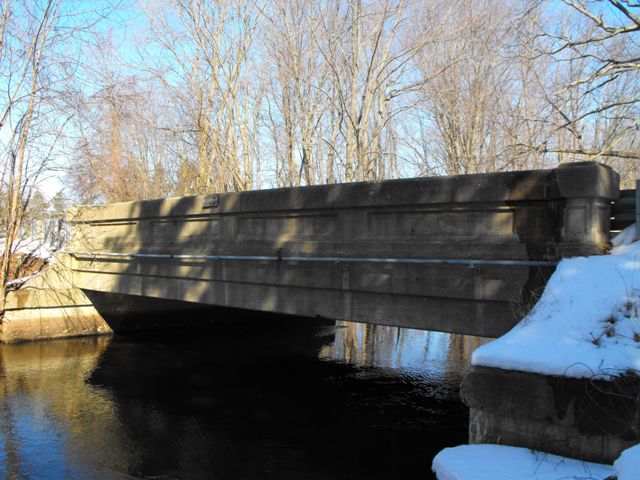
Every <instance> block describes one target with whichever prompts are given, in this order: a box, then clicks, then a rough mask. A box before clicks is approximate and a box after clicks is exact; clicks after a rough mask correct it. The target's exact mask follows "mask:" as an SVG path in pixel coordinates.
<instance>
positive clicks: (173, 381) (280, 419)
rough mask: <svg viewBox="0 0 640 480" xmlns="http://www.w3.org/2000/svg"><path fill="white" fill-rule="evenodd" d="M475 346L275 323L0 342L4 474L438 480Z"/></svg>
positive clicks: (434, 336) (359, 328) (457, 432)
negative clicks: (433, 469)
mask: <svg viewBox="0 0 640 480" xmlns="http://www.w3.org/2000/svg"><path fill="white" fill-rule="evenodd" d="M480 343H482V340H481V339H478V338H473V337H462V336H458V335H446V334H442V333H434V332H425V331H417V330H407V329H398V328H391V327H381V326H370V325H369V326H368V325H363V324H350V323H339V324H336V325H334V324H332V323H331V324H330V323H327V322H319V321H313V320H306V319H293V320H291V319H289V320H283V319H278V318H272V317H268V318H266V319H265V318H260V319H253V320H247V319H242V321H238V322H234V323H233V324H224V325H221V324H218V323H214V324H212V325H209V326H208V327H206V328H204V329H199V330H198V331H196V332H191V333H190V334H187V333H186V332H178V331H165V332H163V333H151V334H150V333H139V334H136V335H129V336H115V337H112V338H111V337H101V338H85V339H71V340H59V341H53V342H41V343H31V344H23V345H0V478H10V479H13V478H28V479H32V478H33V479H37V478H52V479H55V478H77V479H101V478H122V479H128V478H152V479H174V478H184V479H190V478H194V479H196V478H197V479H200V478H202V479H238V480H242V479H300V480H304V479H311V480H313V479H394V478H420V479H428V478H432V474H431V473H430V465H431V459H432V458H433V456H434V455H435V453H437V452H438V451H439V450H441V449H442V448H444V447H446V446H450V445H457V444H460V443H465V442H466V437H467V422H468V412H467V408H466V407H464V405H463V404H462V403H461V402H460V399H459V396H458V388H459V385H460V382H461V379H462V373H463V370H464V368H465V366H466V365H467V362H468V358H469V355H470V353H471V351H472V350H473V349H474V348H475V347H477V346H478V345H479V344H480Z"/></svg>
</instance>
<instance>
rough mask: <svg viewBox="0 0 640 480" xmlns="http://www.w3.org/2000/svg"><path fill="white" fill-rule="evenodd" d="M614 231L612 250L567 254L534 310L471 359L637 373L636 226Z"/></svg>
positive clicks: (549, 369)
mask: <svg viewBox="0 0 640 480" xmlns="http://www.w3.org/2000/svg"><path fill="white" fill-rule="evenodd" d="M631 229H633V234H634V235H631V234H630V233H629V231H631ZM617 238H618V241H617V242H616V245H617V246H616V247H614V248H613V250H612V252H611V254H610V255H597V256H592V257H580V258H570V259H565V260H562V261H561V262H560V263H559V264H558V267H557V268H556V271H555V272H554V274H553V275H552V276H551V278H550V279H549V282H548V284H547V286H546V288H545V290H544V293H543V294H542V296H541V298H540V300H539V302H538V303H537V304H536V306H535V307H534V308H533V310H532V311H531V312H530V313H529V315H527V316H526V317H525V318H524V319H523V320H522V321H521V322H520V323H519V324H518V325H516V326H515V327H514V328H513V329H512V330H511V331H510V332H508V333H507V334H506V335H504V336H502V337H501V338H498V339H497V340H495V341H493V342H491V343H488V344H486V345H484V346H482V347H480V348H478V349H477V350H476V351H475V352H474V353H473V355H472V358H471V363H472V365H480V366H486V367H494V368H501V369H507V370H520V371H524V372H533V373H540V374H546V375H560V376H569V377H577V378H584V377H586V378H598V379H610V378H611V377H613V376H617V375H622V374H625V373H636V374H640V241H636V242H633V243H629V242H630V241H632V240H633V239H635V225H633V226H632V227H630V228H629V229H628V230H627V231H625V232H622V233H621V234H620V235H619V236H618V237H617Z"/></svg>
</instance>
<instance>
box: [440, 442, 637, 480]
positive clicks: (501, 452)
mask: <svg viewBox="0 0 640 480" xmlns="http://www.w3.org/2000/svg"><path fill="white" fill-rule="evenodd" d="M431 468H432V470H433V471H434V472H435V474H436V476H437V477H438V480H560V479H563V480H570V479H575V480H578V479H580V480H586V479H592V480H604V479H605V478H607V477H609V476H611V475H613V474H614V469H613V467H611V466H610V465H601V464H598V463H589V462H583V461H580V460H574V459H571V458H564V457H559V456H556V455H551V454H548V453H542V452H535V451H532V450H528V449H526V448H519V447H508V446H504V445H461V446H459V447H454V448H445V449H444V450H442V451H441V452H440V453H438V455H436V456H435V458H434V459H433V464H432V467H431ZM618 480H636V477H633V476H629V477H624V476H621V475H619V476H618Z"/></svg>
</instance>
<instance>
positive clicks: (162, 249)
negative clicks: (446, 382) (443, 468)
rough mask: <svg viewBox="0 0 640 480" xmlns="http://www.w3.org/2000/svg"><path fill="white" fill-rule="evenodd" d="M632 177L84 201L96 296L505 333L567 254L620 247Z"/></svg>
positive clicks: (83, 248) (564, 176) (82, 242)
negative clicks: (622, 201) (620, 219)
mask: <svg viewBox="0 0 640 480" xmlns="http://www.w3.org/2000/svg"><path fill="white" fill-rule="evenodd" d="M618 183H619V182H618V175H617V174H616V173H615V172H613V171H612V170H611V169H610V168H608V167H606V166H603V165H600V164H596V163H583V164H571V165H568V166H561V167H559V168H556V169H552V170H537V171H526V172H509V173H492V174H482V175H465V176H457V177H435V178H419V179H410V180H394V181H385V182H377V183H354V184H342V185H324V186H314V187H301V188H288V189H275V190H262V191H253V192H240V193H225V194H215V195H208V196H191V197H181V198H168V199H159V200H149V201H139V202H129V203H120V204H110V205H100V206H81V207H77V208H74V209H72V211H71V212H70V213H69V218H68V219H69V221H70V223H71V224H72V226H73V241H72V243H71V244H70V245H69V246H68V248H67V254H68V255H69V259H70V261H69V265H70V267H71V271H72V283H73V285H74V286H75V287H78V288H81V289H83V290H84V291H86V293H87V294H88V296H89V297H91V292H101V293H106V294H123V295H132V296H138V297H147V298H156V299H165V300H176V301H180V302H190V303H192V304H206V305H219V306H228V307H235V308H242V309H249V310H257V311H267V312H276V313H284V314H292V315H298V316H309V317H317V316H320V317H327V318H330V319H342V320H351V321H358V322H369V323H378V324H385V325H396V326H402V327H410V328H419V329H429V330H439V331H445V332H456V333H464V334H473V335H480V336H488V337H495V336H499V335H501V334H502V333H504V332H505V331H507V330H508V329H510V328H511V327H512V326H513V325H514V324H515V323H516V322H517V321H518V320H519V319H520V318H521V316H522V315H523V313H524V312H525V311H526V309H527V308H528V307H529V306H530V305H531V303H532V301H533V299H534V298H535V296H536V294H538V293H540V292H541V290H542V288H543V287H544V284H545V282H546V279H547V278H548V277H549V275H550V274H551V273H552V271H553V269H554V265H555V262H557V261H558V260H559V259H560V258H562V257H563V256H572V255H586V254H594V253H601V252H604V251H605V250H606V248H607V246H608V241H609V224H610V216H611V215H610V211H611V201H612V200H615V199H616V198H617V197H618V195H619V185H618Z"/></svg>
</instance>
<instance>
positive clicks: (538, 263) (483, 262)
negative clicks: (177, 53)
mask: <svg viewBox="0 0 640 480" xmlns="http://www.w3.org/2000/svg"><path fill="white" fill-rule="evenodd" d="M61 253H66V254H68V255H73V256H75V257H78V256H85V257H92V258H94V259H95V258H97V257H114V258H132V259H136V258H143V259H144V258H157V259H170V260H240V261H273V262H324V263H336V264H349V263H378V264H380V263H382V264H407V265H464V266H469V267H475V266H520V267H522V266H524V267H555V266H556V265H557V264H558V262H557V261H552V260H490V259H473V260H465V259H452V258H379V257H298V256H288V257H284V256H283V257H280V256H266V255H189V254H170V253H115V252H78V251H63V252H61Z"/></svg>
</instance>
